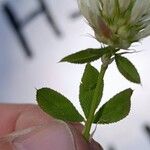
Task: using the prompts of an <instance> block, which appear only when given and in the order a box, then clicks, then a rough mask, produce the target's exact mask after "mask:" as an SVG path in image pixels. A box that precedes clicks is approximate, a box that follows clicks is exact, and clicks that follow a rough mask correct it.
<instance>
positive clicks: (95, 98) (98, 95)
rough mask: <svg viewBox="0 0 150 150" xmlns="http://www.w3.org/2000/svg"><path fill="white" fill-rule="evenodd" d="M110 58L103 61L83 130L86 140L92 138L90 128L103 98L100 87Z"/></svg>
mask: <svg viewBox="0 0 150 150" xmlns="http://www.w3.org/2000/svg"><path fill="white" fill-rule="evenodd" d="M109 60H110V58H108V59H107V60H106V62H103V64H102V65H101V70H100V73H99V76H98V81H97V85H96V88H95V91H94V95H93V99H92V104H91V109H90V113H89V116H88V119H87V121H86V123H85V128H84V130H83V136H84V137H85V139H86V140H89V138H90V129H91V126H92V123H93V119H94V114H95V110H96V107H97V103H98V101H99V100H100V99H101V98H102V93H100V89H101V84H103V79H104V75H105V72H106V70H107V68H108V65H109V63H108V62H109Z"/></svg>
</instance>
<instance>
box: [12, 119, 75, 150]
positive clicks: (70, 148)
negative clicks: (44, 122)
mask: <svg viewBox="0 0 150 150" xmlns="http://www.w3.org/2000/svg"><path fill="white" fill-rule="evenodd" d="M12 145H13V150H41V149H42V150H76V149H75V144H74V138H73V134H72V132H71V130H70V128H69V127H68V125H67V124H66V123H64V122H62V121H55V122H54V123H52V124H50V125H49V126H46V127H43V126H42V127H36V128H35V129H32V130H30V131H29V132H28V133H27V132H25V134H22V135H20V136H18V137H15V139H13V141H12Z"/></svg>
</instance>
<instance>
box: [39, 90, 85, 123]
mask: <svg viewBox="0 0 150 150" xmlns="http://www.w3.org/2000/svg"><path fill="white" fill-rule="evenodd" d="M36 99H37V102H38V105H39V106H40V107H41V108H42V109H43V111H45V112H46V113H48V114H49V115H51V116H53V117H55V118H57V119H61V120H64V121H72V122H81V121H83V120H84V119H83V117H82V116H81V115H80V114H79V113H78V111H77V110H76V108H75V107H74V106H73V104H72V103H71V102H70V101H69V100H68V99H67V98H66V97H64V96H63V95H61V94H60V93H58V92H56V91H54V90H52V89H49V88H42V89H39V90H37V95H36Z"/></svg>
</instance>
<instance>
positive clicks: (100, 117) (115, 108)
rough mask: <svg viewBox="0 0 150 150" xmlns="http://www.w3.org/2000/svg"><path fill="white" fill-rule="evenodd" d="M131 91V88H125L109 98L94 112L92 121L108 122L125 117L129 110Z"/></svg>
mask: <svg viewBox="0 0 150 150" xmlns="http://www.w3.org/2000/svg"><path fill="white" fill-rule="evenodd" d="M132 93H133V90H132V89H126V90H124V91H122V92H120V93H119V94H117V95H115V96H114V97H113V98H111V99H110V100H109V101H108V102H106V103H105V104H104V105H103V106H102V107H101V108H100V110H99V111H98V112H97V113H96V115H95V119H94V123H99V124H109V123H115V122H118V121H120V120H122V119H123V118H125V117H126V116H127V115H128V114H129V111H130V106H131V96H132Z"/></svg>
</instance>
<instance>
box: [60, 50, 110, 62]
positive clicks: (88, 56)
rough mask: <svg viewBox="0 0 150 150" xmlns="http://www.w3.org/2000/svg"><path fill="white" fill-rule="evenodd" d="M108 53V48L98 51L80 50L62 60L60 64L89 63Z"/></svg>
mask: <svg viewBox="0 0 150 150" xmlns="http://www.w3.org/2000/svg"><path fill="white" fill-rule="evenodd" d="M109 51H110V48H109V47H105V48H99V49H92V48H88V49H86V50H82V51H79V52H77V53H74V54H71V55H69V56H67V57H65V58H63V59H62V60H61V61H60V62H70V63H76V64H83V63H89V62H92V61H95V60H97V59H99V58H101V57H102V56H103V55H104V54H106V53H108V52H109Z"/></svg>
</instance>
